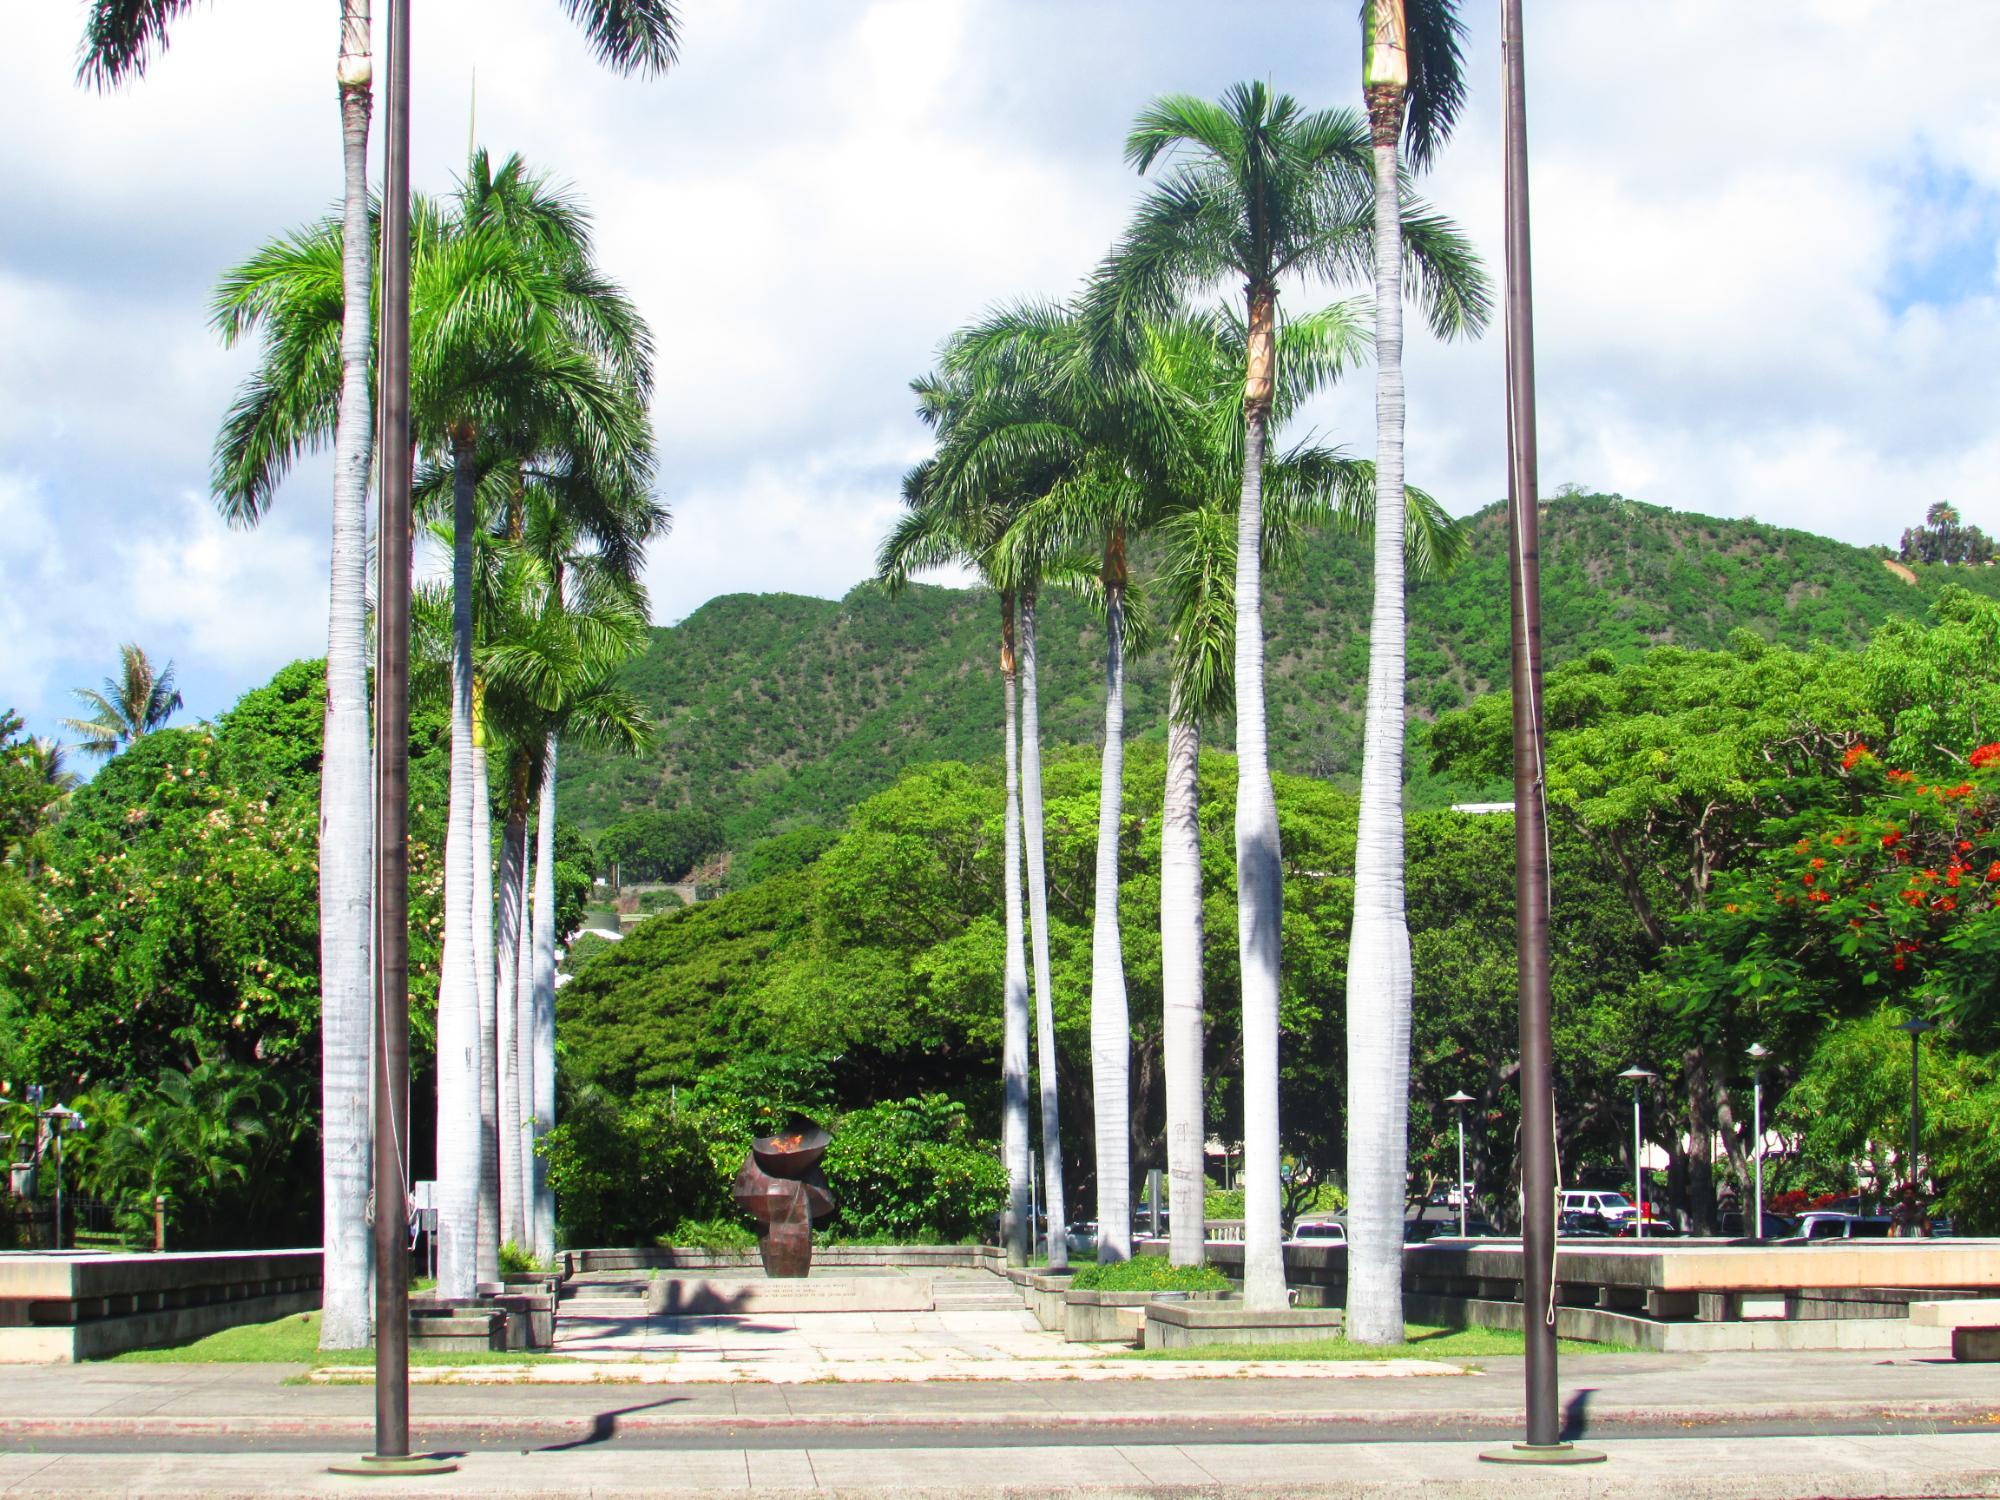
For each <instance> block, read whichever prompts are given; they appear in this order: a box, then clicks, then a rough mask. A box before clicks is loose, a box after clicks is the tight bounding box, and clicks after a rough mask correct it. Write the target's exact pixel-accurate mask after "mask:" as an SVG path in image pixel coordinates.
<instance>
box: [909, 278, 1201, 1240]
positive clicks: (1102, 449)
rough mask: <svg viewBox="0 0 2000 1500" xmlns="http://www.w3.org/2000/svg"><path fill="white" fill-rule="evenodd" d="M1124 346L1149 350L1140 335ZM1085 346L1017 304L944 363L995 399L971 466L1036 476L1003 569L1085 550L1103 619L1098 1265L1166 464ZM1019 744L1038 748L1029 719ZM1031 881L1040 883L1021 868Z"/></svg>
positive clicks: (1117, 1074) (1152, 424) (1115, 1209)
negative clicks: (1138, 692)
mask: <svg viewBox="0 0 2000 1500" xmlns="http://www.w3.org/2000/svg"><path fill="white" fill-rule="evenodd" d="M1133 341H1134V343H1135V344H1137V345H1139V346H1142V347H1145V348H1146V350H1147V352H1148V353H1149V354H1150V353H1153V352H1155V351H1153V350H1152V349H1151V347H1150V341H1149V339H1148V338H1146V337H1135V338H1134V340H1133ZM1088 348H1089V346H1088V342H1087V330H1086V328H1085V327H1084V325H1083V324H1082V323H1080V322H1079V321H1078V319H1077V318H1076V316H1075V313H1074V312H1073V310H1071V309H1069V308H1067V307H1034V306H1020V307H1012V308H1004V309H1001V310H1000V311H999V312H997V313H995V314H994V315H992V316H991V317H989V318H988V319H987V320H986V321H985V322H983V323H982V324H979V325H977V326H975V327H974V328H971V329H968V330H966V331H964V332H963V333H962V334H961V335H960V336H959V337H958V338H957V339H956V340H954V341H953V344H952V345H950V346H948V347H947V351H946V360H947V366H948V367H949V368H952V369H954V370H957V371H962V372H968V373H972V374H975V375H976V376H977V378H978V379H980V380H981V381H982V382H984V383H986V384H987V385H988V386H990V387H991V388H992V389H994V390H995V391H1001V392H1005V393H1006V395H1005V398H1004V399H996V400H995V401H994V402H993V403H992V410H993V414H992V415H991V417H990V418H989V419H988V422H987V424H985V425H986V426H988V427H990V430H983V431H981V432H980V433H979V435H978V440H977V442H976V443H975V444H973V445H972V451H973V454H974V455H975V458H976V462H975V466H974V467H973V469H972V472H973V473H975V474H977V473H979V472H981V471H982V470H992V469H995V468H996V467H997V466H999V465H1003V464H1012V465H1017V466H1025V467H1026V468H1027V469H1028V471H1029V472H1030V473H1032V475H1033V476H1034V478H1033V483H1032V485H1031V487H1030V491H1029V493H1030V496H1031V498H1030V499H1029V500H1028V503H1027V504H1026V505H1024V506H1023V507H1022V508H1021V510H1020V512H1019V516H1018V519H1017V521H1016V522H1015V524H1014V525H1013V526H1012V527H1011V528H1010V529H1009V531H1008V533H1007V536H1006V539H1005V541H1004V544H1003V546H1002V549H1001V551H1002V557H1003V561H1004V566H1006V567H1008V568H1009V569H1013V570H1025V569H1031V570H1032V576H1035V577H1046V576H1048V574H1049V572H1050V567H1049V564H1048V561H1047V560H1049V559H1052V558H1059V557H1073V556H1076V555H1078V554H1081V553H1085V552H1087V553H1088V554H1089V555H1091V556H1092V557H1094V559H1095V562H1094V564H1093V569H1094V576H1093V577H1092V578H1091V586H1090V589H1089V593H1090V594H1091V597H1092V599H1093V602H1094V603H1095V604H1096V605H1097V606H1098V607H1099V608H1100V610H1101V611H1102V615H1103V619H1104V623H1105V706H1104V746H1103V754H1102V759H1101V762H1100V767H1099V776H1098V816H1097V860H1096V872H1095V881H1094V890H1093V896H1094V902H1093V905H1094V911H1093V920H1092V926H1091V988H1090V1034H1091V1046H1090V1057H1091V1102H1092V1113H1093V1117H1094V1118H1093V1127H1094V1128H1093V1137H1094V1144H1095V1148H1096V1161H1097V1224H1098V1229H1097V1253H1098V1259H1099V1260H1100V1261H1113V1260H1124V1259H1127V1258H1129V1257H1130V1255H1131V1253H1132V1191H1131V1182H1132V1179H1131V1147H1132V1142H1131V1133H1132V1119H1131V1076H1130V1075H1131V1019H1130V1008H1129V1005H1128V1002H1127V998H1126V988H1125V965H1124V954H1123V943H1122V937H1121V933H1120V931H1119V924H1118V886H1119V870H1118V850H1119V835H1120V831H1121V828H1122V826H1123V803H1124V764H1125V661H1126V655H1127V652H1128V650H1129V649H1130V645H1131V643H1130V642H1129V641H1128V639H1127V637H1128V633H1130V631H1131V629H1132V626H1133V624H1134V617H1133V614H1132V605H1133V602H1134V599H1133V594H1132V579H1131V573H1130V566H1129V560H1128V547H1129V540H1130V537H1131V535H1132V534H1133V533H1134V532H1136V531H1142V530H1143V529H1144V528H1145V527H1146V526H1147V525H1148V524H1150V522H1151V520H1152V519H1153V517H1154V515H1155V513H1156V510H1157V507H1158V504H1159V502H1160V500H1161V499H1162V497H1163V496H1164V494H1165V493H1166V491H1165V488H1164V487H1163V485H1162V484H1161V483H1160V482H1159V475H1160V474H1161V473H1162V472H1163V471H1164V470H1165V469H1166V468H1168V467H1170V466H1171V464H1172V463H1173V461H1174V460H1173V455H1172V451H1171V441H1170V433H1169V429H1168V427H1167V425H1166V424H1165V422H1164V421H1163V409H1164V407H1165V406H1166V405H1169V404H1171V400H1172V398H1171V397H1168V398H1166V399H1165V400H1163V399H1162V395H1161V392H1160V388H1159V382H1158V381H1157V380H1156V379H1154V378H1153V372H1151V371H1150V370H1145V371H1142V372H1141V373H1140V375H1139V376H1138V377H1137V378H1130V377H1129V376H1128V375H1127V374H1126V373H1124V372H1113V373H1112V374H1110V376H1109V377H1108V378H1100V376H1101V372H1100V371H1098V370H1096V369H1093V368H1092V367H1091V362H1090V361H1089V359H1088V358H1087V354H1088ZM1031 602H1032V601H1031ZM1031 613H1032V612H1031ZM1031 624H1032V620H1031ZM1030 639H1032V635H1031V636H1030ZM1029 736H1030V737H1031V738H1033V739H1035V740H1037V741H1038V740H1039V736H1040V725H1039V720H1037V722H1036V723H1035V724H1034V725H1033V726H1032V727H1031V728H1030V729H1029ZM1037 750H1039V745H1037ZM1034 770H1035V775H1034V777H1033V778H1032V781H1033V800H1034V804H1035V805H1034V807H1033V809H1032V810H1031V812H1030V817H1029V821H1030V822H1031V823H1032V824H1035V825H1036V835H1037V842H1039V832H1040V830H1039V813H1040V791H1041V789H1040V774H1039V773H1040V763H1039V755H1037V760H1036V765H1035V768H1034ZM1031 852H1032V853H1033V854H1035V855H1038V854H1039V849H1035V850H1032V851H1031ZM1031 880H1035V881H1036V883H1037V884H1039V880H1038V879H1037V878H1036V876H1035V874H1034V872H1033V870H1032V867H1031ZM1051 1237H1052V1238H1053V1234H1052V1236H1051Z"/></svg>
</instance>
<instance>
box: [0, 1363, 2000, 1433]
mask: <svg viewBox="0 0 2000 1500" xmlns="http://www.w3.org/2000/svg"><path fill="white" fill-rule="evenodd" d="M1471 1363H1473V1364H1476V1365H1477V1366H1478V1367H1479V1368H1477V1369H1476V1370H1474V1371H1473V1372H1471V1373H1463V1374H1458V1375H1452V1376H1448V1377H1437V1378H1422V1379H1358V1380H1356V1379H1340V1380H1322V1379H1310V1378H1305V1379H1301V1378H1297V1377H1287V1376H1282V1375H1276V1374H1272V1375H1262V1374H1259V1375H1246V1376H1241V1377H1237V1378H1230V1379H1183V1380H1176V1381H1165V1382H1153V1381H1115V1382H1112V1381H1107V1382H1098V1381H1089V1382H1085V1381H1032V1382H1017V1381H948V1382H939V1383H914V1384H913V1383H899V1382H873V1383H835V1382H823V1383H815V1384H797V1385H782V1384H767V1383H754V1384H749V1383H746V1384H724V1383H712V1384H695V1385H675V1386H672V1387H670V1388H649V1387H645V1386H619V1385H608V1386H591V1385H520V1386H502V1387H494V1386H481V1385H453V1384H423V1385H417V1386H414V1387H413V1388H412V1390H411V1393H410V1405H411V1413H412V1420H413V1423H414V1425H415V1427H416V1429H417V1431H418V1433H419V1434H420V1435H428V1434H436V1435H437V1436H439V1437H445V1436H449V1437H452V1438H454V1439H457V1440H461V1441H464V1440H472V1439H479V1440H486V1441H515V1442H518V1443H519V1444H520V1445H521V1446H527V1445H529V1444H530V1443H547V1442H563V1441H571V1440H574V1439H576V1438H578V1437H585V1436H593V1437H595V1439H596V1440H598V1441H602V1440H604V1439H605V1438H606V1437H609V1436H611V1435H613V1434H614V1433H615V1435H616V1436H618V1437H619V1438H621V1439H623V1438H630V1437H637V1436H640V1435H644V1434H655V1435H658V1436H659V1437H660V1438H661V1439H662V1440H667V1439H668V1438H671V1437H672V1436H673V1435H675V1434H702V1433H708V1434H713V1433H717V1432H720V1431H723V1430H737V1431H744V1432H748V1431H750V1430H753V1429H754V1430H756V1431H758V1432H760V1433H763V1434H764V1435H765V1437H766V1438H767V1439H770V1438H774V1437H776V1436H778V1435H779V1434H781V1433H791V1434H794V1436H792V1437H791V1438H789V1439H788V1441H789V1442H791V1443H792V1444H793V1445H794V1446H796V1445H797V1444H799V1443H801V1442H804V1441H807V1440H809V1439H810V1437H811V1435H812V1434H813V1433H814V1432H823V1431H826V1430H830V1429H853V1428H862V1427H876V1428H881V1427H895V1426H898V1425H901V1426H907V1427H922V1428H927V1429H949V1430H954V1431H957V1432H961V1433H966V1432H976V1431H977V1430H979V1429H982V1428H986V1429H1006V1430H1008V1431H1010V1432H1017V1431H1020V1430H1022V1429H1029V1430H1035V1431H1041V1432H1055V1431H1058V1430H1062V1431H1074V1430H1076V1429H1078V1428H1087V1427H1098V1428H1110V1427H1117V1426H1122V1427H1124V1428H1127V1429H1130V1430H1135V1431H1136V1430H1139V1429H1142V1428H1147V1427H1152V1428H1161V1427H1168V1426H1172V1425H1175V1424H1188V1423H1197V1422H1199V1423H1209V1424H1217V1425H1220V1426H1232V1425H1234V1426H1242V1425H1246V1424H1247V1425H1251V1426H1260V1427H1263V1428H1271V1427H1277V1426H1282V1425H1284V1424H1286V1423H1294V1424H1312V1425H1316V1426H1318V1427H1321V1428H1327V1427H1339V1428H1341V1429H1342V1430H1343V1431H1342V1434H1341V1435H1342V1436H1343V1437H1366V1436H1368V1435H1369V1434H1370V1432H1371V1431H1383V1432H1394V1433H1395V1435H1397V1436H1403V1435H1405V1434H1407V1433H1412V1432H1425V1431H1430V1432H1435V1431H1438V1430H1464V1431H1469V1432H1488V1431H1490V1432H1493V1433H1496V1434H1506V1433H1509V1432H1513V1431H1515V1430H1516V1429H1517V1428H1518V1427H1519V1424H1520V1421H1521V1399H1522V1396H1521V1391H1522V1385H1521V1361H1520V1359H1519V1357H1518V1356H1517V1357H1510V1358H1489V1359H1484V1360H1480V1361H1475V1362H1471ZM300 1373H301V1371H300V1368H299V1367H298V1366H292V1365H228V1364H215V1365H171V1364H87V1365H60V1366H0V1444H4V1445H6V1446H9V1447H16V1448H18V1447H19V1446H20V1445H21V1444H23V1443H26V1442H38V1443H43V1444H48V1443H58V1444H60V1443H64V1442H72V1443H73V1442H75V1441H78V1440H82V1439H86V1438H87V1439H90V1440H93V1441H102V1440H109V1439H114V1438H117V1439H127V1440H130V1439H144V1438H148V1437H151V1438H165V1437H169V1436H181V1437H187V1438H204V1437H212V1438H217V1439H221V1438H229V1437H234V1438H239V1439H252V1440H254V1439H256V1438H258V1437H265V1438H272V1437H278V1436H288V1437H293V1438H297V1437H309V1436H312V1435H315V1434H317V1435H324V1436H327V1437H329V1438H334V1437H337V1438H338V1439H339V1440H340V1442H341V1443H353V1442H360V1441H362V1440H363V1439H365V1438H366V1436H367V1434H368V1433H369V1432H370V1431H371V1430H372V1428H371V1425H370V1424H371V1423H372V1414H373V1411H374V1391H373V1389H372V1387H370V1386H366V1385H345V1386H341V1385H336V1386H322V1385H311V1384H305V1383H302V1382H299V1376H300ZM1561 1375H1562V1399H1563V1401H1564V1410H1565V1413H1566V1418H1567V1420H1568V1422H1569V1423H1570V1425H1571V1426H1572V1427H1574V1428H1576V1429H1578V1430H1580V1431H1582V1432H1584V1433H1586V1434H1590V1433H1607V1432H1613V1431H1616V1430H1619V1429H1624V1430H1628V1431H1635V1430H1636V1431H1646V1430H1711V1431H1712V1430H1722V1429H1728V1428H1732V1427H1735V1428H1741V1427H1746V1426H1755V1425H1760V1424H1761V1425H1766V1426H1785V1425H1800V1424H1804V1425H1807V1426H1810V1427H1812V1428H1813V1429H1814V1430H1820V1429H1837V1428H1841V1427H1856V1426H1864V1427H1865V1426H1867V1425H1868V1424H1872V1423H1899V1424H1911V1423H1917V1422H1931V1423H1937V1424H1940V1425H1944V1426H1950V1427H1953V1428H1960V1429H1965V1428H1969V1429H1973V1430H1979V1429H1985V1430H1988V1431H1993V1432H2000V1365H1979V1364H1955V1363H1953V1362H1951V1361H1949V1360H1938V1359H1931V1358H1926V1357H1919V1356H1916V1355H1903V1356H1895V1357H1884V1356H1882V1355H1881V1354H1879V1353H1851V1352H1831V1351H1829V1352H1821V1353H1812V1354H1798V1353H1763V1352H1758V1353H1729V1354H1681V1355H1673V1354H1599V1355H1579V1356H1573V1357H1570V1358H1566V1359H1564V1360H1563V1362H1562V1367H1561Z"/></svg>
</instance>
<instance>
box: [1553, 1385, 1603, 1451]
mask: <svg viewBox="0 0 2000 1500" xmlns="http://www.w3.org/2000/svg"><path fill="white" fill-rule="evenodd" d="M1596 1394H1597V1391H1596V1388H1595V1387H1592V1386H1584V1387H1583V1388H1581V1389H1580V1390H1578V1391H1577V1393H1576V1394H1575V1395H1574V1396H1571V1397H1570V1398H1569V1403H1568V1405H1566V1406H1564V1407H1563V1424H1562V1431H1561V1432H1560V1433H1558V1434H1557V1436H1559V1437H1560V1438H1561V1439H1562V1440H1563V1441H1564V1442H1565V1443H1573V1442H1575V1441H1576V1440H1577V1439H1578V1438H1580V1437H1582V1436H1583V1435H1584V1433H1586V1432H1588V1431H1589V1430H1590V1398H1591V1397H1592V1396H1595V1395H1596Z"/></svg>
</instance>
